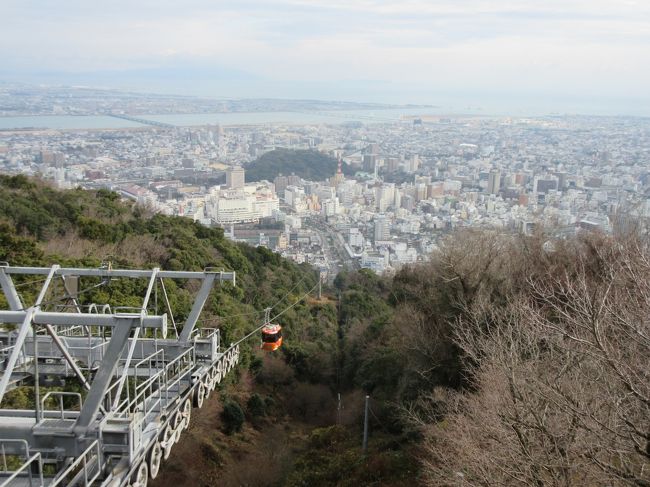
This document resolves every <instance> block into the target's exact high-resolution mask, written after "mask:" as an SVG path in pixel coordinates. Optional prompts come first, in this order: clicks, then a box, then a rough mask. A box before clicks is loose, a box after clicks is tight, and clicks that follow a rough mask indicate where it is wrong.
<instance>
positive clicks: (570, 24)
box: [0, 0, 650, 105]
mask: <svg viewBox="0 0 650 487" xmlns="http://www.w3.org/2000/svg"><path fill="white" fill-rule="evenodd" d="M0 19H1V21H0V79H11V80H20V79H23V80H25V81H30V82H34V81H39V80H42V82H45V83H49V82H60V83H68V84H92V85H95V86H98V85H103V86H111V87H131V88H137V89H143V88H146V87H150V88H151V89H152V91H167V92H178V93H191V94H204V95H213V96H221V97H239V96H259V97H296V98H297V97H309V98H330V99H331V98H338V99H356V100H369V101H390V102H396V101H397V102H404V103H408V102H428V103H436V101H437V99H438V98H440V97H460V98H462V97H467V99H471V100H481V99H493V100H497V99H499V97H504V96H508V97H512V99H535V100H537V101H539V100H544V99H554V100H556V101H557V100H563V99H571V98H572V97H577V98H581V99H584V100H589V99H594V100H601V101H602V100H609V101H608V103H613V104H616V103H618V102H619V101H620V103H621V104H622V105H623V104H628V105H629V104H630V103H632V104H638V103H646V102H648V103H649V104H650V96H649V95H648V91H649V89H648V87H650V0H618V1H613V0H612V1H604V0H491V1H482V0H428V1H427V0H402V1H395V2H393V1H381V0H322V1H321V0H314V1H311V0H268V1H266V0H257V1H254V0H239V1H230V0H225V1H220V0H156V1H149V0H129V1H126V0H107V1H93V0H58V1H52V0H41V1H31V0H1V1H0Z"/></svg>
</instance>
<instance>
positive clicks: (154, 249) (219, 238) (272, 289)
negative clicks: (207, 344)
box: [0, 176, 316, 340]
mask: <svg viewBox="0 0 650 487" xmlns="http://www.w3.org/2000/svg"><path fill="white" fill-rule="evenodd" d="M0 229H1V231H0V261H7V262H9V263H10V264H11V265H50V264H53V263H60V264H63V265H71V266H91V267H97V266H99V265H100V263H101V262H103V261H111V262H112V265H113V267H114V268H119V267H127V268H133V267H142V268H153V267H160V268H162V269H171V270H192V271H200V270H203V269H205V268H207V267H213V268H217V269H223V270H226V271H230V270H233V271H236V272H237V286H236V287H233V286H231V285H228V284H224V285H220V286H217V287H215V290H214V291H213V293H212V295H211V298H210V300H209V302H208V303H207V306H206V308H205V312H204V316H205V318H206V319H212V318H214V317H217V316H218V317H222V318H221V320H219V321H220V324H221V327H222V333H223V334H224V335H225V336H224V340H230V339H234V338H236V337H237V336H242V335H243V334H244V332H245V331H246V330H247V329H248V328H250V327H252V326H253V325H254V324H255V323H256V322H257V321H259V319H260V311H261V310H262V309H263V308H265V307H267V306H272V305H274V304H275V303H277V302H278V301H279V300H281V299H282V300H283V304H284V305H285V306H286V305H287V304H290V303H291V302H292V301H291V300H292V299H294V300H295V299H296V298H297V297H299V296H300V295H302V294H303V293H304V292H305V291H306V290H308V289H310V288H311V287H313V285H314V284H315V282H316V273H315V271H314V270H313V269H312V268H311V267H310V266H308V265H297V264H294V263H293V262H291V261H288V260H286V259H283V258H281V257H280V256H279V255H277V254H275V253H273V252H271V251H270V250H268V249H266V248H263V247H258V248H254V247H250V246H248V245H245V244H240V243H234V242H231V241H229V240H227V239H226V238H225V237H224V236H223V231H222V230H221V229H219V228H208V227H205V226H203V225H200V224H199V223H196V222H194V221H192V220H190V219H187V218H181V217H169V216H164V215H158V214H148V213H147V211H146V210H145V209H143V208H141V207H139V206H137V205H134V204H132V203H128V202H123V201H121V200H120V198H119V196H118V195H117V194H116V193H113V192H110V191H106V190H99V191H84V190H69V191H59V190H56V189H54V188H52V187H51V186H49V185H47V184H45V183H43V182H41V181H38V180H34V179H29V178H26V177H24V176H0ZM125 285H126V284H122V283H111V284H110V285H109V286H107V287H101V288H98V290H96V291H94V292H92V293H90V294H89V295H87V296H84V299H86V300H93V301H91V302H97V303H108V304H119V305H125V303H124V302H119V301H120V300H121V299H122V300H127V301H128V300H129V299H131V298H129V296H131V295H133V298H132V300H133V301H134V305H137V300H138V299H141V296H142V295H143V289H144V286H145V285H146V283H144V282H139V281H134V282H133V283H131V284H129V286H131V287H129V289H120V288H119V287H120V286H125ZM168 285H169V286H170V289H171V291H170V294H171V296H170V298H171V300H172V302H173V303H174V304H175V305H176V307H175V309H174V312H175V313H176V314H178V315H179V317H180V318H181V319H184V317H185V315H186V314H187V312H188V311H189V306H190V303H191V296H192V294H193V292H195V289H194V288H193V287H192V284H191V283H181V282H174V281H171V280H170V282H169V284H168ZM289 291H291V292H289ZM23 292H24V293H25V294H26V296H29V295H30V289H29V288H27V289H24V290H23ZM287 293H288V294H287ZM160 311H164V310H162V309H161V310H160ZM243 313H246V314H247V315H246V316H245V319H243V318H242V317H240V316H241V315H242V314H243ZM235 315H236V316H235ZM230 316H233V317H232V318H230ZM298 316H300V317H301V318H300V319H298ZM283 318H284V319H285V320H286V323H287V324H288V326H287V333H288V334H289V335H290V334H291V329H292V326H291V325H292V323H293V321H294V320H296V322H301V323H304V322H309V320H311V319H312V318H311V314H310V313H309V310H308V307H307V306H306V305H305V304H304V303H301V304H298V305H296V307H294V308H292V309H291V310H290V311H289V312H287V313H286V314H285V315H284V317H283Z"/></svg>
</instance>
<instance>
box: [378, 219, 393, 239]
mask: <svg viewBox="0 0 650 487" xmlns="http://www.w3.org/2000/svg"><path fill="white" fill-rule="evenodd" d="M385 240H390V221H389V220H388V218H386V215H377V216H376V217H375V242H381V241H385Z"/></svg>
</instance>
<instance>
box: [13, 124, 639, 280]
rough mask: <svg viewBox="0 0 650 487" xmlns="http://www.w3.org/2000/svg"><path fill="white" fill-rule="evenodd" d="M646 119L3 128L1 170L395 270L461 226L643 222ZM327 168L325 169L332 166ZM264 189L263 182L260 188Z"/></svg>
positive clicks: (276, 245) (575, 227)
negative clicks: (285, 164)
mask: <svg viewBox="0 0 650 487" xmlns="http://www.w3.org/2000/svg"><path fill="white" fill-rule="evenodd" d="M648 147H650V122H649V121H648V120H647V119H643V118H607V117H578V116H553V117H540V118H527V119H514V118H490V117H472V116H456V117H451V116H433V115H429V116H422V117H419V118H414V117H402V118H401V119H399V120H395V121H392V122H390V121H384V122H382V123H376V122H372V123H370V122H363V121H351V120H344V121H336V120H333V121H332V123H329V124H300V125H295V124H291V125H289V124H282V123H275V124H270V123H269V124H261V125H239V126H223V125H204V126H195V127H174V128H171V127H165V128H160V127H147V126H146V125H142V126H141V127H140V128H128V129H111V130H51V129H50V130H45V129H42V130H36V129H34V130H20V131H17V130H14V131H12V130H5V131H4V132H0V164H1V165H2V171H3V172H6V173H13V174H15V173H22V174H30V175H39V176H41V177H43V178H45V179H49V180H52V181H54V182H55V183H56V184H57V185H58V186H60V187H75V186H80V187H83V188H98V187H105V188H109V189H112V190H115V191H117V192H119V193H120V194H121V195H122V196H123V197H124V198H128V199H131V200H134V201H136V202H138V203H139V204H143V205H147V206H149V207H150V208H152V209H153V210H154V211H157V212H162V213H165V214H168V215H178V216H183V217H187V218H192V219H194V220H196V221H199V222H201V223H202V224H204V225H209V226H221V227H223V228H224V230H225V233H226V235H228V236H229V237H230V238H232V239H235V240H243V241H247V242H249V243H252V244H254V245H263V246H267V247H269V248H271V249H273V250H275V251H277V252H280V253H282V254H283V255H284V256H287V257H289V258H291V259H293V260H295V261H297V262H309V263H311V264H314V265H316V266H318V267H320V268H321V269H322V272H323V273H324V274H328V275H329V277H330V278H333V277H334V276H335V275H336V273H337V272H338V271H339V270H340V269H341V268H344V267H347V268H358V267H365V268H370V269H373V270H374V271H376V272H378V273H385V272H388V273H390V272H393V271H394V270H396V269H399V268H400V267H401V266H403V265H404V264H409V263H414V262H417V261H421V260H425V259H426V258H427V255H428V254H429V253H430V252H431V251H432V250H433V249H434V248H435V246H436V242H437V240H438V239H439V238H440V236H441V235H444V234H445V233H447V232H449V231H450V230H452V229H455V228H458V227H477V226H479V227H492V228H497V229H505V230H508V231H516V232H523V233H526V234H530V233H532V232H534V230H535V227H536V226H539V225H543V226H545V227H549V228H553V229H555V231H557V232H560V233H567V234H572V233H575V232H577V231H579V230H580V229H581V228H590V229H600V230H602V231H605V232H611V231H612V230H613V229H614V226H615V225H616V224H617V223H620V222H621V221H624V217H623V216H624V215H629V214H634V215H635V216H646V215H647V214H648V212H650V205H648V201H649V200H648V199H647V194H646V193H647V184H648V182H649V181H648V176H649V174H650V173H649V172H648V168H647V164H646V162H645V161H647V159H648V151H649V149H648ZM278 149H291V150H308V151H317V152H319V153H322V154H325V155H327V156H328V157H330V158H332V159H333V160H338V161H339V166H338V170H333V171H332V173H331V176H330V177H328V178H327V179H326V180H323V181H310V180H305V179H303V178H301V177H300V175H299V174H291V173H288V174H287V173H285V174H277V175H275V177H274V178H272V180H267V181H248V179H247V178H246V166H247V164H249V163H251V162H252V161H254V160H255V159H256V158H258V157H260V156H261V155H262V154H265V153H268V152H271V151H274V150H278ZM333 167H336V166H333ZM269 179H271V178H269Z"/></svg>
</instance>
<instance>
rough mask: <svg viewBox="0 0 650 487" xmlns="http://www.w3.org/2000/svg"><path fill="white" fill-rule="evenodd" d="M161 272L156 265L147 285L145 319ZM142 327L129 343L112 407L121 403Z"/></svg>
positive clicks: (144, 302)
mask: <svg viewBox="0 0 650 487" xmlns="http://www.w3.org/2000/svg"><path fill="white" fill-rule="evenodd" d="M158 272H160V269H159V268H158V267H156V268H155V269H154V270H153V272H152V273H151V277H150V278H149V286H148V287H147V293H146V294H145V296H144V301H143V302H142V308H141V311H140V319H141V320H143V319H144V318H145V317H146V313H147V307H148V306H149V298H151V292H152V291H153V288H154V286H155V285H156V274H158ZM141 329H142V328H141V327H137V328H136V329H135V331H134V332H133V340H131V343H130V344H129V350H128V353H127V354H126V361H125V363H124V370H123V371H122V376H121V377H120V378H119V379H118V380H119V383H118V384H117V390H116V392H115V398H114V399H113V404H112V409H116V408H117V406H118V404H119V403H120V396H121V395H122V389H123V388H124V383H125V382H126V378H127V377H128V375H129V365H131V359H132V358H133V351H134V350H135V346H136V345H137V344H138V337H139V336H140V330H141Z"/></svg>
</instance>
